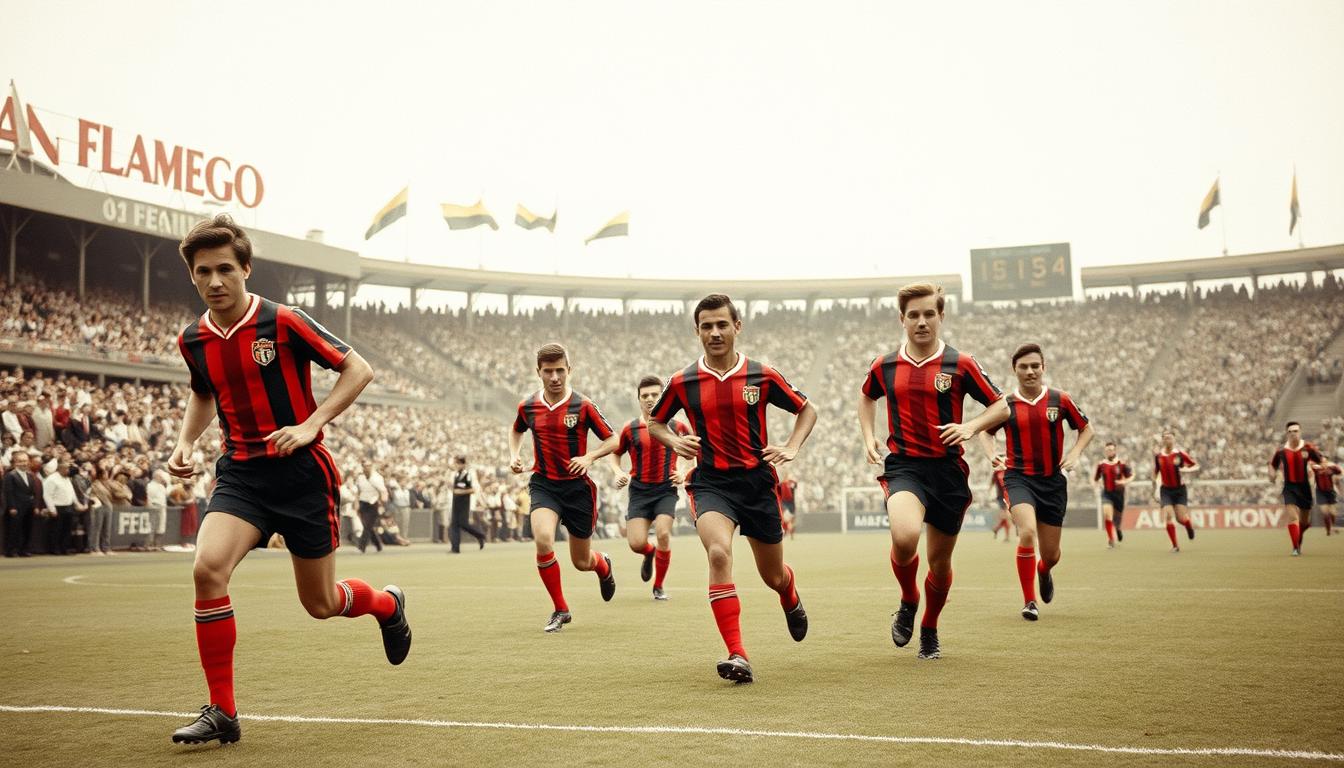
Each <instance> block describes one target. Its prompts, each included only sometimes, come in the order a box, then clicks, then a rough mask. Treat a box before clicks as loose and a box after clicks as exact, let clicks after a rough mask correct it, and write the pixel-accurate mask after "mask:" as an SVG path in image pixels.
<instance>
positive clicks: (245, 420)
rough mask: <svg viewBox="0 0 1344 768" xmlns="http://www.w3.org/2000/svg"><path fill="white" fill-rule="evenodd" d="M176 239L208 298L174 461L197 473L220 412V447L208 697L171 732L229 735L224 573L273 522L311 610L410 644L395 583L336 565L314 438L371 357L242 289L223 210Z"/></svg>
mask: <svg viewBox="0 0 1344 768" xmlns="http://www.w3.org/2000/svg"><path fill="white" fill-rule="evenodd" d="M178 250H179V251H180V252H181V254H182V258H183V260H184V261H185V262H186V264H187V269H188V272H189V273H190V275H191V280H192V282H193V283H194V284H195V285H196V291H197V293H199V294H200V296H201V299H202V300H203V301H204V302H205V305H206V307H207V310H206V312H205V313H204V314H202V315H201V316H200V318H199V319H197V320H196V321H195V322H193V323H192V324H191V325H188V326H187V327H186V329H184V330H183V331H182V333H181V334H180V335H179V336H178V339H177V345H178V349H179V350H180V351H181V352H182V357H183V358H184V359H185V360H186V364H187V369H188V371H189V372H190V383H191V393H190V396H189V398H188V401H187V408H186V413H185V415H184V416H183V419H182V428H181V431H180V433H179V435H178V439H177V445H176V447H175V448H174V449H173V453H172V457H171V458H170V459H169V460H168V470H169V471H170V472H171V473H172V474H174V475H176V476H177V477H181V478H190V477H191V476H192V475H193V474H194V473H195V467H194V462H193V461H192V458H191V457H192V452H193V450H194V446H195V444H196V440H197V438H199V437H200V436H201V433H202V432H204V431H205V429H206V427H208V426H209V425H210V422H211V421H213V420H214V417H215V416H216V415H218V417H219V426H220V432H221V433H222V434H223V456H221V457H220V459H219V462H218V464H217V465H216V473H215V478H216V479H215V488H214V493H212V494H211V496H210V503H209V504H208V505H207V507H206V511H205V516H204V520H203V521H202V522H201V527H200V530H199V532H198V533H197V536H196V556H195V564H194V565H193V566H192V578H193V581H194V582H195V589H196V647H197V650H198V651H199V652H200V657H201V667H202V668H203V669H204V671H205V681H206V685H207V686H208V687H209V689H210V704H209V705H207V706H204V707H202V708H201V714H200V716H199V717H197V718H196V720H195V722H193V723H191V724H189V725H187V726H184V727H182V728H179V729H177V730H176V731H175V732H174V733H173V741H174V742H178V743H187V744H200V743H204V742H208V741H213V740H215V739H218V740H219V741H220V743H221V744H227V743H232V742H235V741H238V739H239V738H241V737H242V730H241V728H240V727H239V724H238V710H237V708H236V706H235V703H234V685H233V649H234V643H235V640H236V638H237V628H236V625H235V623H234V616H233V604H232V603H231V602H230V600H229V579H230V577H231V576H232V574H233V570H234V568H236V567H237V566H238V564H239V563H240V562H241V561H242V559H243V557H245V556H246V555H247V553H248V551H249V550H251V549H253V548H254V547H259V546H261V547H264V546H265V545H266V542H268V541H269V540H270V539H271V535H272V534H276V533H278V534H280V535H281V536H283V537H284V540H285V546H286V547H287V548H288V549H289V552H290V559H291V561H292V562H293V566H294V583H295V586H296V587H297V588H298V593H299V602H300V603H302V604H303V607H304V608H305V609H306V610H307V611H308V613H309V614H310V615H312V616H313V617H314V618H317V619H328V618H332V617H335V616H348V617H354V616H364V615H372V616H373V617H374V618H376V619H377V620H378V624H379V626H380V627H381V629H382V636H383V651H384V653H385V654H386V656H387V660H388V661H389V662H391V663H393V664H400V663H401V662H402V661H403V660H404V659H405V658H406V654H407V653H408V652H409V651H410V649H411V628H410V625H409V624H407V622H406V598H405V596H404V595H403V594H402V592H401V590H400V589H398V588H397V587H395V586H388V587H386V588H384V589H381V590H375V589H373V588H372V587H370V586H369V585H368V584H366V583H364V582H363V581H360V580H359V579H345V580H343V581H336V577H335V573H336V547H337V546H339V543H340V515H339V509H338V505H339V500H340V488H341V475H340V472H339V471H337V469H336V462H335V461H333V460H332V458H331V454H330V453H328V452H327V449H326V448H325V447H323V445H322V428H323V427H324V426H326V424H327V423H328V422H330V421H331V420H332V419H334V418H336V417H337V416H339V415H340V414H341V413H342V412H343V411H344V410H345V409H346V408H348V407H349V406H350V404H351V403H353V402H354V401H355V398H357V397H358V396H359V393H360V392H361V391H362V390H363V389H364V387H365V385H367V384H368V383H369V382H370V381H372V380H373V369H372V368H370V367H369V364H368V363H367V362H365V361H364V358H362V357H360V356H359V353H357V352H355V351H354V350H352V349H350V347H349V346H348V345H347V344H346V343H345V342H343V341H341V340H340V339H338V338H336V337H335V336H333V335H332V334H331V333H330V332H328V331H327V329H325V328H323V327H322V326H321V325H319V324H318V323H317V322H316V321H314V320H313V319H312V318H311V317H309V316H308V315H306V314H304V312H303V311H302V310H299V309H296V308H293V307H286V306H283V305H280V304H276V303H275V302H273V301H269V300H267V299H263V298H261V297H260V296H257V295H255V294H252V293H248V291H247V278H248V276H249V275H251V274H252V243H251V240H249V239H248V236H247V234H246V233H245V232H244V231H243V230H242V229H241V228H239V227H238V226H237V225H236V224H235V223H234V222H233V220H232V219H231V218H229V216H227V215H226V214H220V215H218V216H215V217H214V218H213V219H210V220H206V221H202V222H200V223H198V224H197V225H196V226H194V227H192V229H191V231H190V232H189V233H187V236H186V237H185V238H184V239H183V240H182V243H181V245H180V246H179V248H178ZM310 363H316V364H317V365H320V366H322V367H323V368H327V369H333V370H336V371H338V372H339V373H340V376H339V378H337V380H336V384H335V386H333V387H332V390H331V392H330V393H329V394H328V395H327V397H326V398H325V399H323V401H322V404H321V405H318V404H317V403H316V402H315V401H314V400H313V390H312V385H311V383H310V381H309V364H310Z"/></svg>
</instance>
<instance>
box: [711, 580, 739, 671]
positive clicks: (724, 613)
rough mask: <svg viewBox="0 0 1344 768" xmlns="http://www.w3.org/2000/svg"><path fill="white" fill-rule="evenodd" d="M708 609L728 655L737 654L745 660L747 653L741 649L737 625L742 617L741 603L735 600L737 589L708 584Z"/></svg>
mask: <svg viewBox="0 0 1344 768" xmlns="http://www.w3.org/2000/svg"><path fill="white" fill-rule="evenodd" d="M709 607H710V610H712V611H714V623H715V624H718V625H719V634H720V635H723V644H724V645H726V646H728V655H729V656H731V655H733V654H737V655H738V656H741V657H742V658H744V659H745V658H746V657H747V652H746V650H745V649H743V648H742V627H741V626H740V625H739V623H738V619H739V618H740V617H741V615H742V603H741V602H740V601H739V600H738V599H737V587H736V586H734V585H732V584H710V585H709Z"/></svg>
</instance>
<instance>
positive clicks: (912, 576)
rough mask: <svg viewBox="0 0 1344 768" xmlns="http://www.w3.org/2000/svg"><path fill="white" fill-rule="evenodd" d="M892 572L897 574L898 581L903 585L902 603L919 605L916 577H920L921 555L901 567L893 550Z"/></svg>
mask: <svg viewBox="0 0 1344 768" xmlns="http://www.w3.org/2000/svg"><path fill="white" fill-rule="evenodd" d="M891 572H892V573H894V574H896V581H897V582H899V583H900V585H901V602H902V603H918V602H919V582H918V580H917V579H916V577H917V576H918V575H919V555H915V556H914V558H912V559H911V560H910V562H908V563H906V564H905V565H900V564H899V563H897V562H896V552H895V550H893V551H892V553H891Z"/></svg>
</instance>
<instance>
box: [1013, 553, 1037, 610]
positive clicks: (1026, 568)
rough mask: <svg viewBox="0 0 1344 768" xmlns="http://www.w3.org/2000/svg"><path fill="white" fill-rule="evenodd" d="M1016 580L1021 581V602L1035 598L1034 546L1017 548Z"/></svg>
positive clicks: (1024, 602)
mask: <svg viewBox="0 0 1344 768" xmlns="http://www.w3.org/2000/svg"><path fill="white" fill-rule="evenodd" d="M1017 580H1018V581H1019V582H1021V583H1022V603H1023V604H1024V605H1025V604H1026V603H1029V602H1031V601H1032V600H1035V599H1036V548H1035V547H1018V548H1017Z"/></svg>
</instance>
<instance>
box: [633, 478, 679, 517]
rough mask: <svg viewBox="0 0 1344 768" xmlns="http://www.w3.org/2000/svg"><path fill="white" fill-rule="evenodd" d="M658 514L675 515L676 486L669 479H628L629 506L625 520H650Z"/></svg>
mask: <svg viewBox="0 0 1344 768" xmlns="http://www.w3.org/2000/svg"><path fill="white" fill-rule="evenodd" d="M659 515H667V516H668V517H676V516H677V486H675V485H673V484H672V482H671V481H667V482H663V483H641V482H640V481H638V480H631V481H630V508H629V510H627V511H626V513H625V519H626V520H634V519H636V518H639V519H640V520H652V519H654V518H656V517H658V516H659Z"/></svg>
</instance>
